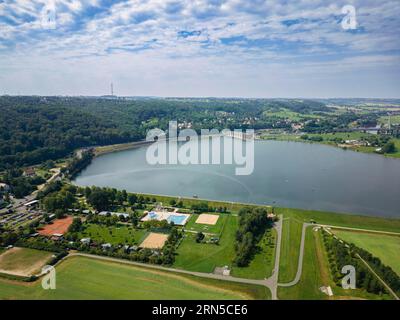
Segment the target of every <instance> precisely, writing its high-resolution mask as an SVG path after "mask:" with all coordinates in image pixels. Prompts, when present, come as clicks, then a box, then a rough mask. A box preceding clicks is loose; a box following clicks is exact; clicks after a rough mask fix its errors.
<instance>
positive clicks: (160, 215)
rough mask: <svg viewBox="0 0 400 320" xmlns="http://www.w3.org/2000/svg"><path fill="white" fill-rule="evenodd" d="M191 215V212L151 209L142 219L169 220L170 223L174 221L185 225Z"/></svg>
mask: <svg viewBox="0 0 400 320" xmlns="http://www.w3.org/2000/svg"><path fill="white" fill-rule="evenodd" d="M189 217H190V214H184V213H178V212H163V211H160V212H157V211H151V212H149V213H148V214H147V215H146V216H145V217H144V218H143V219H142V221H149V220H158V221H162V220H167V221H168V222H169V223H171V222H173V223H174V224H176V225H179V226H184V225H185V224H186V223H187V221H188V219H189Z"/></svg>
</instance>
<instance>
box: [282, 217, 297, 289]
mask: <svg viewBox="0 0 400 320" xmlns="http://www.w3.org/2000/svg"><path fill="white" fill-rule="evenodd" d="M301 231H302V223H301V222H299V221H298V220H297V219H295V218H286V219H284V220H283V229H282V242H281V257H280V261H279V282H282V283H285V282H290V281H292V280H293V279H294V278H295V276H296V272H297V266H298V261H299V252H300V240H301Z"/></svg>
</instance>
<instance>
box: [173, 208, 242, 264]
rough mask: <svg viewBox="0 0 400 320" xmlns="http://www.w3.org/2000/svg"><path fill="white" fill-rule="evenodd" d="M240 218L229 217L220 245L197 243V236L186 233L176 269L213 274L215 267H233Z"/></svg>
mask: <svg viewBox="0 0 400 320" xmlns="http://www.w3.org/2000/svg"><path fill="white" fill-rule="evenodd" d="M237 224H238V217H236V216H232V215H228V216H227V221H226V224H225V226H224V230H223V233H222V236H221V238H220V241H219V244H218V245H216V244H206V243H196V241H195V237H196V234H190V233H185V238H184V240H183V241H182V243H181V244H180V246H179V248H178V250H177V254H178V255H177V256H176V260H175V263H174V267H175V268H178V269H185V270H191V271H199V272H213V271H214V268H215V267H223V266H225V265H228V266H231V265H232V259H233V257H234V255H235V250H234V244H235V233H236V229H237Z"/></svg>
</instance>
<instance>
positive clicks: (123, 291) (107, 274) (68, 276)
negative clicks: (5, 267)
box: [0, 257, 270, 300]
mask: <svg viewBox="0 0 400 320" xmlns="http://www.w3.org/2000/svg"><path fill="white" fill-rule="evenodd" d="M56 271H57V283H56V285H57V288H56V290H43V289H42V288H41V284H40V281H37V282H35V283H32V284H27V283H20V282H16V281H9V280H2V279H0V299H90V300H92V299H140V300H148V299H169V300H173V299H191V300H204V299H209V300H219V299H235V300H236V299H268V298H270V293H269V292H268V290H267V289H266V288H264V287H260V286H253V285H245V284H236V283H227V282H224V281H218V280H212V279H200V278H196V277H192V276H186V275H184V276H183V275H178V274H175V273H169V272H163V271H158V270H150V269H145V268H140V267H135V266H129V265H124V264H120V263H114V262H105V261H99V260H95V259H90V258H83V257H73V258H69V259H67V260H66V261H64V262H62V263H61V264H60V265H59V266H58V267H57V269H56Z"/></svg>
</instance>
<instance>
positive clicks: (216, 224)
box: [185, 213, 228, 234]
mask: <svg viewBox="0 0 400 320" xmlns="http://www.w3.org/2000/svg"><path fill="white" fill-rule="evenodd" d="M213 217H218V218H217V219H215V218H213ZM227 217H228V214H220V215H217V214H215V213H209V214H200V215H198V214H192V216H191V217H190V219H189V221H188V223H187V225H186V227H185V229H186V230H189V231H195V232H199V231H201V232H204V233H213V234H219V233H220V232H221V231H222V228H223V227H224V224H225V222H226V219H227ZM199 219H200V220H199ZM215 220H216V221H215ZM204 222H213V224H208V223H204Z"/></svg>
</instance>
